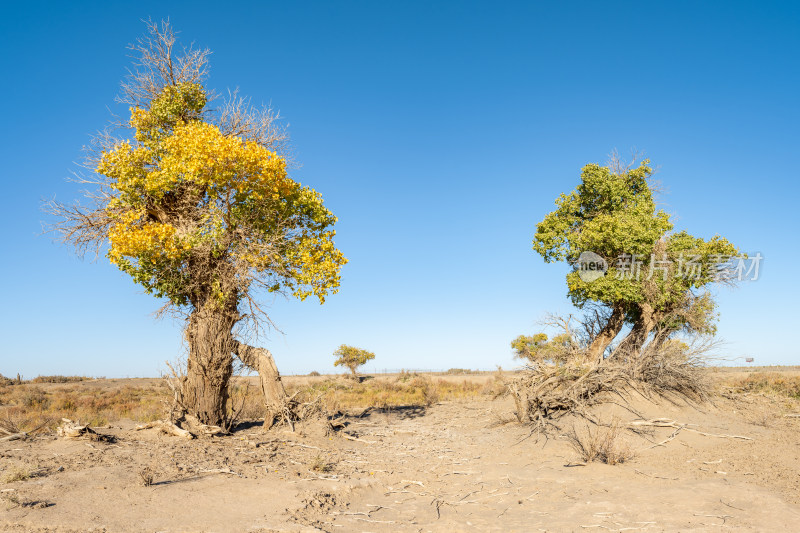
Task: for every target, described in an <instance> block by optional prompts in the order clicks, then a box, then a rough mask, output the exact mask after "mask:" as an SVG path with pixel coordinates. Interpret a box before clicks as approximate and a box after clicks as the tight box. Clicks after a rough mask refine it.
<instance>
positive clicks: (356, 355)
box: [333, 344, 375, 376]
mask: <svg viewBox="0 0 800 533" xmlns="http://www.w3.org/2000/svg"><path fill="white" fill-rule="evenodd" d="M333 355H335V356H336V361H334V363H333V366H343V367H346V368H349V369H350V372H352V374H353V375H354V376H355V375H356V370H357V369H358V367H360V366H363V365H365V364H367V361H371V360H372V359H375V354H374V353H372V352H368V351H367V350H363V349H361V348H356V347H355V346H348V345H346V344H342V345H341V346H339V348H337V349H336V351H335V352H333Z"/></svg>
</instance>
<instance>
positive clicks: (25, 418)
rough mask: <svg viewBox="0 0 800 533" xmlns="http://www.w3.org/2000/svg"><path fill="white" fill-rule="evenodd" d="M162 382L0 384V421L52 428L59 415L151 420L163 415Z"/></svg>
mask: <svg viewBox="0 0 800 533" xmlns="http://www.w3.org/2000/svg"><path fill="white" fill-rule="evenodd" d="M166 397H167V390H166V387H164V386H161V385H159V386H156V387H152V386H145V387H133V386H125V387H108V388H106V387H102V388H101V387H89V386H81V385H80V384H77V385H73V386H69V387H63V386H58V385H51V386H49V387H46V388H42V387H41V386H38V385H31V384H27V383H24V384H22V385H13V386H7V387H0V404H2V407H0V424H1V425H2V427H3V428H5V429H6V430H9V431H10V430H11V429H12V428H16V429H17V430H18V431H31V430H33V429H35V428H37V427H40V426H42V425H43V424H44V425H45V427H47V428H49V429H54V428H55V426H56V425H57V423H58V421H59V420H61V419H62V418H70V419H80V420H81V421H83V422H85V423H86V424H87V425H90V426H102V425H106V424H108V423H109V422H111V421H116V420H119V419H121V418H130V419H133V420H136V421H141V422H150V421H153V420H156V419H158V418H162V417H163V415H164V405H163V400H164V399H165V398H166Z"/></svg>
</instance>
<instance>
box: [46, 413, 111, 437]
mask: <svg viewBox="0 0 800 533" xmlns="http://www.w3.org/2000/svg"><path fill="white" fill-rule="evenodd" d="M56 433H57V434H58V436H59V437H64V438H66V439H80V438H85V439H89V440H93V441H105V442H113V441H114V437H112V436H111V435H101V434H99V433H97V432H96V431H95V430H93V429H92V428H90V427H89V426H86V425H82V424H80V423H79V422H74V421H72V420H70V419H69V418H62V419H61V425H60V426H58V428H57V429H56Z"/></svg>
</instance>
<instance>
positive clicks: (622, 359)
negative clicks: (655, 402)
mask: <svg viewBox="0 0 800 533" xmlns="http://www.w3.org/2000/svg"><path fill="white" fill-rule="evenodd" d="M701 355H702V354H701V353H700V352H698V351H695V350H691V349H687V347H686V345H683V344H682V343H666V344H664V345H662V346H660V347H658V348H652V347H645V348H644V349H643V350H641V351H639V352H636V353H631V352H627V353H626V352H622V351H620V350H617V351H616V352H615V353H613V354H612V356H611V357H609V358H607V359H605V360H604V361H603V362H601V363H586V362H585V361H586V359H585V358H578V359H576V360H574V362H569V361H568V362H566V363H564V364H559V365H556V364H536V365H532V366H528V367H527V368H526V370H525V371H524V375H523V376H522V377H520V378H518V379H517V380H515V381H513V382H511V383H509V390H510V392H511V394H512V395H513V397H514V400H515V402H516V414H517V418H518V419H519V421H520V422H522V423H526V424H532V425H534V426H535V427H536V428H537V429H542V430H544V429H547V427H548V426H549V425H550V424H552V423H553V421H555V420H557V419H558V418H560V417H561V416H563V415H565V414H569V413H577V414H584V413H585V412H586V408H588V407H589V406H591V405H594V404H597V403H602V402H603V401H606V400H608V399H610V398H611V397H613V396H617V397H623V398H624V396H625V395H626V394H627V393H628V392H630V391H631V390H635V391H638V392H640V393H642V394H645V395H653V394H656V395H661V396H667V395H670V394H672V395H677V396H679V397H682V398H685V399H689V400H694V401H700V400H703V399H705V398H706V397H707V395H708V392H709V385H708V382H707V378H706V376H705V372H704V364H703V358H702V356H701Z"/></svg>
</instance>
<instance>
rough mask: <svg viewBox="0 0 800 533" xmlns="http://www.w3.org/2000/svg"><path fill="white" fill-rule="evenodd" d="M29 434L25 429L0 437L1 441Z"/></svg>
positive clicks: (16, 438) (20, 437) (21, 437)
mask: <svg viewBox="0 0 800 533" xmlns="http://www.w3.org/2000/svg"><path fill="white" fill-rule="evenodd" d="M27 436H28V434H27V433H26V432H25V431H20V432H19V433H11V434H10V435H8V436H6V437H0V441H7V440H18V439H24V438H25V437H27Z"/></svg>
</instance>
